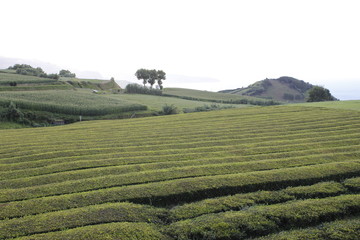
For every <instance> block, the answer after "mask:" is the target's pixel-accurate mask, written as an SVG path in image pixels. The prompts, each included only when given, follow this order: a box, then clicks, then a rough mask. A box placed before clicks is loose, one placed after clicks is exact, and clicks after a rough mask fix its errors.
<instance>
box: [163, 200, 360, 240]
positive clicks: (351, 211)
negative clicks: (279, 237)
mask: <svg viewBox="0 0 360 240" xmlns="http://www.w3.org/2000/svg"><path fill="white" fill-rule="evenodd" d="M359 202H360V195H359V194H357V195H341V196H336V197H329V198H323V199H308V200H298V201H290V202H287V203H281V204H273V205H268V206H255V207H251V208H249V209H247V210H243V211H229V212H225V213H217V214H207V215H203V216H200V217H197V218H193V219H188V220H183V221H179V222H175V223H172V224H171V225H170V226H169V228H168V231H167V233H168V234H169V235H170V236H172V237H174V238H175V239H178V240H185V239H186V240H187V239H245V238H249V237H254V236H261V235H267V234H269V233H273V232H277V231H278V230H280V229H284V230H285V229H289V228H292V227H308V226H311V225H314V224H319V223H321V222H324V221H331V220H334V219H336V218H342V217H344V216H351V215H357V214H358V213H359V212H360V205H359Z"/></svg>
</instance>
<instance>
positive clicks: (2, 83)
mask: <svg viewBox="0 0 360 240" xmlns="http://www.w3.org/2000/svg"><path fill="white" fill-rule="evenodd" d="M11 83H16V86H10V85H11ZM73 88H88V89H94V90H101V91H109V90H112V91H118V90H119V89H121V88H120V86H119V85H118V84H117V83H116V82H115V81H113V80H97V79H79V78H66V77H62V78H60V80H55V79H50V78H43V77H37V76H30V75H22V74H16V71H15V70H0V91H34V90H69V89H73Z"/></svg>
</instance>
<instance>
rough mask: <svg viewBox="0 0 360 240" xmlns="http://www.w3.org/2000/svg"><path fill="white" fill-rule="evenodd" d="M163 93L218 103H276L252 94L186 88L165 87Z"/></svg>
mask: <svg viewBox="0 0 360 240" xmlns="http://www.w3.org/2000/svg"><path fill="white" fill-rule="evenodd" d="M163 94H164V95H165V96H166V95H168V96H172V97H179V98H184V99H190V100H198V101H208V102H218V103H233V104H239V103H240V104H247V103H249V104H255V105H274V104H276V103H275V102H274V101H272V100H266V99H262V98H255V97H250V96H241V95H236V94H228V93H218V92H208V91H200V90H193V89H185V88H165V89H164V91H163Z"/></svg>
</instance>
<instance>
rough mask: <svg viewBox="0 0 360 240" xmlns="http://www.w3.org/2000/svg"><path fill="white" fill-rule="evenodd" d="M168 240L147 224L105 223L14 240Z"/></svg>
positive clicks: (153, 226)
mask: <svg viewBox="0 0 360 240" xmlns="http://www.w3.org/2000/svg"><path fill="white" fill-rule="evenodd" d="M34 239H36V240H110V239H126V240H170V239H169V237H168V236H166V235H164V234H162V233H160V231H159V229H158V228H157V227H156V226H155V225H153V224H149V223H129V222H119V223H107V224H99V225H93V226H85V227H79V228H74V229H69V230H67V229H65V230H63V231H58V232H50V233H44V234H35V235H31V236H28V237H20V238H16V240H34Z"/></svg>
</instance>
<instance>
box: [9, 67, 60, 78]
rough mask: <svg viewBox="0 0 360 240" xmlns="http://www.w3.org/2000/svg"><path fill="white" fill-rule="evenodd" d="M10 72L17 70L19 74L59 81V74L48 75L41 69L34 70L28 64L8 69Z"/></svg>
mask: <svg viewBox="0 0 360 240" xmlns="http://www.w3.org/2000/svg"><path fill="white" fill-rule="evenodd" d="M8 69H9V70H15V71H16V73H17V74H22V75H29V76H36V77H41V78H51V79H56V80H58V79H59V75H58V74H47V73H45V72H44V70H42V69H41V68H40V67H37V68H33V67H32V66H30V65H27V64H15V65H14V66H12V67H8Z"/></svg>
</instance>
